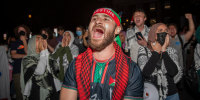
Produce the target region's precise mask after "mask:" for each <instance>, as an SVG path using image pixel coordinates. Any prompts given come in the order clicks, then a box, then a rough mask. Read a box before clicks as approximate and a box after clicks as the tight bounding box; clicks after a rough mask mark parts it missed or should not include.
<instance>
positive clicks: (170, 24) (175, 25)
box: [167, 23, 178, 31]
mask: <svg viewBox="0 0 200 100" xmlns="http://www.w3.org/2000/svg"><path fill="white" fill-rule="evenodd" d="M169 26H174V27H175V28H176V31H178V26H177V24H175V23H169V24H168V25H167V27H169Z"/></svg>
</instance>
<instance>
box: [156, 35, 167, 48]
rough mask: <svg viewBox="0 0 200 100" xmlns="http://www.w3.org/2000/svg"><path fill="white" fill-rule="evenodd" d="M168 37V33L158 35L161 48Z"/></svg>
mask: <svg viewBox="0 0 200 100" xmlns="http://www.w3.org/2000/svg"><path fill="white" fill-rule="evenodd" d="M166 36H167V33H166V32H162V33H157V41H158V43H160V45H161V46H163V45H164V43H165V37H166Z"/></svg>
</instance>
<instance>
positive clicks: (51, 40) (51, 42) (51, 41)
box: [40, 28, 58, 53]
mask: <svg viewBox="0 0 200 100" xmlns="http://www.w3.org/2000/svg"><path fill="white" fill-rule="evenodd" d="M40 33H41V35H42V36H43V38H44V39H47V44H48V45H47V48H48V50H49V52H50V53H53V52H54V49H55V48H56V46H57V44H58V41H57V40H56V37H54V36H53V31H52V30H51V29H50V28H43V29H41V31H40Z"/></svg>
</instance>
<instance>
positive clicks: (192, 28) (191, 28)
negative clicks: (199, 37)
mask: <svg viewBox="0 0 200 100" xmlns="http://www.w3.org/2000/svg"><path fill="white" fill-rule="evenodd" d="M185 18H187V19H188V22H189V30H188V31H187V32H186V34H185V40H186V41H188V40H189V39H190V38H191V37H192V35H193V34H194V32H195V26H194V21H193V18H192V14H185Z"/></svg>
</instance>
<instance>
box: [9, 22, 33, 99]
mask: <svg viewBox="0 0 200 100" xmlns="http://www.w3.org/2000/svg"><path fill="white" fill-rule="evenodd" d="M14 32H15V36H16V41H15V42H13V43H12V44H11V57H12V59H13V61H14V62H13V81H14V88H15V92H16V100H22V94H21V88H20V73H21V61H22V58H24V57H25V56H26V54H27V39H28V38H27V36H28V35H29V33H30V29H29V27H27V26H26V25H20V26H17V27H16V28H15V29H14Z"/></svg>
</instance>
